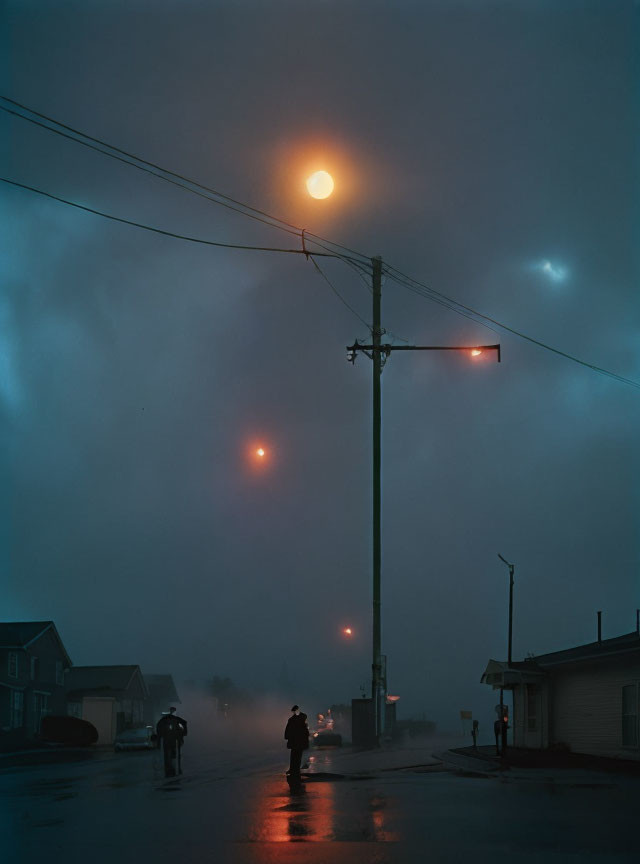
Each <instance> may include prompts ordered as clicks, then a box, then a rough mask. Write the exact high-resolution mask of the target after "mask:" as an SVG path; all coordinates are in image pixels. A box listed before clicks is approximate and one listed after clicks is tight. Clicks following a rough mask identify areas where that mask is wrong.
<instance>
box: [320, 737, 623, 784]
mask: <svg viewBox="0 0 640 864" xmlns="http://www.w3.org/2000/svg"><path fill="white" fill-rule="evenodd" d="M458 743H459V740H458V741H451V742H446V741H436V742H433V743H431V744H430V745H427V744H424V745H416V746H415V747H410V746H409V747H397V748H393V747H389V748H385V747H381V748H380V749H373V750H354V749H353V748H350V747H343V748H320V749H318V750H310V751H309V752H308V755H307V754H305V755H307V761H308V768H306V769H305V770H304V775H305V776H307V777H308V778H309V779H314V777H315V778H316V779H318V780H319V779H321V778H323V779H332V778H333V779H340V778H343V777H344V778H365V777H372V776H376V775H380V774H382V773H384V772H387V771H411V772H416V773H430V772H434V773H435V772H438V771H456V772H461V773H463V774H474V775H483V776H486V777H489V776H499V775H501V774H505V773H506V774H508V776H509V777H510V778H512V779H514V780H516V779H520V780H527V779H528V780H540V779H546V780H552V781H554V782H559V783H561V782H566V783H573V782H576V783H577V782H585V781H586V780H587V778H588V777H590V778H592V780H593V781H594V782H599V783H602V782H607V779H608V780H609V781H610V780H611V777H612V775H627V776H632V777H634V776H635V777H640V763H638V762H631V761H627V760H619V759H608V758H603V757H598V756H587V755H584V754H579V753H555V752H551V751H535V750H520V749H516V748H513V747H511V748H509V750H508V752H507V755H506V757H505V758H502V757H501V756H496V751H495V746H494V745H490V746H489V745H485V746H479V747H478V748H477V749H476V748H474V747H457V746H455V745H456V744H458ZM447 744H449V746H447ZM452 745H453V746H452Z"/></svg>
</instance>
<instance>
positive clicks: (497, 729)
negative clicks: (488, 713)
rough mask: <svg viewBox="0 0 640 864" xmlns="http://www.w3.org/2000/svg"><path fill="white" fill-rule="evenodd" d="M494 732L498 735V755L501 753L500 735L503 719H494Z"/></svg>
mask: <svg viewBox="0 0 640 864" xmlns="http://www.w3.org/2000/svg"><path fill="white" fill-rule="evenodd" d="M493 734H494V735H495V736H496V756H499V755H500V735H501V734H502V720H500V718H498V719H496V720H494V721H493Z"/></svg>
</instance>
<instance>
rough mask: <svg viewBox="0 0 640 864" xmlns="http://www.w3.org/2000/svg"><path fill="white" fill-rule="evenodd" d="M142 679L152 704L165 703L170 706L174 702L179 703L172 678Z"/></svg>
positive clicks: (158, 676) (162, 676) (152, 677)
mask: <svg viewBox="0 0 640 864" xmlns="http://www.w3.org/2000/svg"><path fill="white" fill-rule="evenodd" d="M142 677H143V678H144V683H145V684H146V685H147V688H148V690H149V695H150V697H151V699H152V700H153V701H154V702H166V703H167V705H172V704H173V703H174V702H177V703H180V697H179V696H178V691H177V690H176V685H175V683H174V681H173V676H171V675H143V676H142Z"/></svg>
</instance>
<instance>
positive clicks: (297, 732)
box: [284, 705, 309, 784]
mask: <svg viewBox="0 0 640 864" xmlns="http://www.w3.org/2000/svg"><path fill="white" fill-rule="evenodd" d="M291 711H292V712H293V713H292V714H291V717H289V719H288V720H287V725H286V727H285V730H284V737H285V739H286V741H287V748H288V749H289V750H290V751H291V756H290V758H289V770H288V771H287V774H288V776H289V781H290V782H294V783H297V784H298V783H300V782H301V781H302V778H301V776H300V763H301V762H302V753H303V751H304V750H306V749H307V748H308V746H309V727H308V726H307V715H306V714H305V713H304V712H302V711H300V707H299V706H298V705H294V706H293V707H292V709H291Z"/></svg>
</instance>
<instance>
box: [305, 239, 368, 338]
mask: <svg viewBox="0 0 640 864" xmlns="http://www.w3.org/2000/svg"><path fill="white" fill-rule="evenodd" d="M315 254H316V253H315V252H311V253H310V258H311V262H312V264H313V266H314V267H315V268H316V270H317V271H318V273H319V274H320V275H321V276H322V278H323V279H324V281H325V282H326V283H327V285H328V286H329V288H331V290H332V291H333V293H334V294H335V295H336V297H337V298H338V300H340V302H341V303H344V305H345V306H346V307H347V309H348V310H349V311H350V312H353V314H354V315H355V316H356V318H358V320H359V321H361V322H362V323H363V324H364V326H365V327H366V328H367V330H369V331H370V330H371V324H369V323H368V322H367V321H365V320H364V318H362V316H361V315H359V314H358V313H357V312H356V310H355V309H354V308H353V306H350V305H349V303H347V301H346V300H345V299H344V297H343V296H342V294H341V293H340V292H339V291H338V289H337V288H336V287H335V285H333V284H332V283H331V282H330V281H329V278H328V276H327V275H326V273H325V272H324V271H323V270H321V268H320V265H319V264H318V262H317V261H315V260H314V257H313V256H314V255H315Z"/></svg>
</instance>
